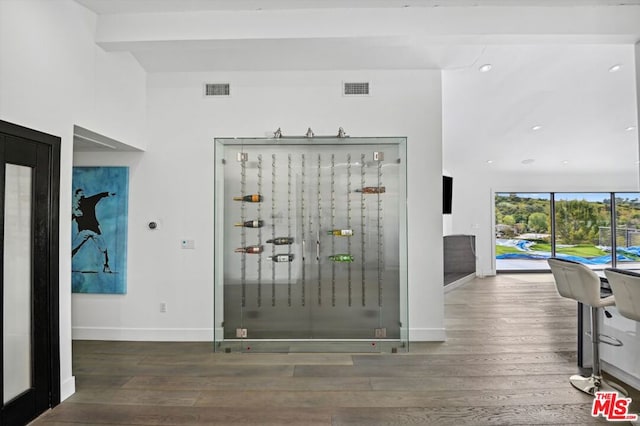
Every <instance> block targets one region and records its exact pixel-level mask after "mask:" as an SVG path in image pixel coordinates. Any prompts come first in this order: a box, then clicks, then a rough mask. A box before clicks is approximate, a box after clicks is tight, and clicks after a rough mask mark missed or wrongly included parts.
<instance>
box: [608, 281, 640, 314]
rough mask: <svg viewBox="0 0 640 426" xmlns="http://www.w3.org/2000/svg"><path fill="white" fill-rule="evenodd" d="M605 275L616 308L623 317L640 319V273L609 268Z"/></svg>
mask: <svg viewBox="0 0 640 426" xmlns="http://www.w3.org/2000/svg"><path fill="white" fill-rule="evenodd" d="M604 275H605V276H606V277H607V280H608V281H609V285H610V286H611V291H613V296H614V297H615V298H616V309H617V310H618V312H620V315H622V316H623V317H626V318H629V319H632V320H635V321H640V274H638V273H637V272H633V271H625V270H623V269H615V268H607V269H605V270H604Z"/></svg>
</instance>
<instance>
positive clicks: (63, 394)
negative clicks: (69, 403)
mask: <svg viewBox="0 0 640 426" xmlns="http://www.w3.org/2000/svg"><path fill="white" fill-rule="evenodd" d="M74 393H76V378H75V376H71V378H69V379H67V380H65V381H64V382H62V383H60V402H62V401H64V400H65V399H67V398H69V397H70V396H71V395H73V394H74Z"/></svg>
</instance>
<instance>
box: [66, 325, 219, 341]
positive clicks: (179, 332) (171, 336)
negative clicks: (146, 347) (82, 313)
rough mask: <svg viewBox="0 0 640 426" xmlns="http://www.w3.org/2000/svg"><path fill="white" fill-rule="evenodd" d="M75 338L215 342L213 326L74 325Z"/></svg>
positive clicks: (73, 333) (73, 335) (73, 334)
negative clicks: (127, 326)
mask: <svg viewBox="0 0 640 426" xmlns="http://www.w3.org/2000/svg"><path fill="white" fill-rule="evenodd" d="M72 338H73V340H116V341H118V340H119V341H142V342H213V329H212V328H111V327H73V330H72Z"/></svg>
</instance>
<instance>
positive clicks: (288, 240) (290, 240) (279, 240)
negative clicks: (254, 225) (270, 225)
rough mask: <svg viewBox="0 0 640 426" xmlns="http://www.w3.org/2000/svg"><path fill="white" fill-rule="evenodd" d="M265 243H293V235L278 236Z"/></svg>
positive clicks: (281, 244)
mask: <svg viewBox="0 0 640 426" xmlns="http://www.w3.org/2000/svg"><path fill="white" fill-rule="evenodd" d="M267 244H275V245H277V246H284V245H287V244H293V237H278V238H274V239H272V240H267Z"/></svg>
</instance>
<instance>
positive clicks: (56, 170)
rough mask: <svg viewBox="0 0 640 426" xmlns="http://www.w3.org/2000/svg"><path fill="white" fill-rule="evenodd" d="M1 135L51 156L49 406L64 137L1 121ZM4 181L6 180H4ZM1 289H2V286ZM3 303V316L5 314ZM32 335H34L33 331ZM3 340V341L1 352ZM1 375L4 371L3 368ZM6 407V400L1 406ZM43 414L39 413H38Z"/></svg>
mask: <svg viewBox="0 0 640 426" xmlns="http://www.w3.org/2000/svg"><path fill="white" fill-rule="evenodd" d="M0 134H3V135H6V136H13V137H17V138H21V139H26V140H29V141H32V142H35V143H36V144H38V146H39V147H40V152H46V155H47V158H48V163H49V164H48V168H49V173H48V176H47V179H48V182H49V188H48V189H49V190H48V194H46V196H47V202H46V203H44V204H45V205H44V208H45V209H46V217H47V227H48V231H47V233H46V238H47V244H46V247H47V248H46V250H47V252H48V256H47V257H48V261H47V262H46V266H45V268H46V273H45V275H46V278H47V281H48V286H47V292H46V295H45V297H46V299H47V300H46V301H37V302H38V303H37V304H38V306H45V307H46V310H47V315H46V318H47V325H46V331H47V332H46V339H45V340H46V342H40V344H42V347H45V348H47V351H48V354H47V355H48V357H47V358H48V364H47V371H46V374H47V377H48V387H49V389H48V394H49V404H48V406H49V408H51V407H54V406H56V405H58V404H59V403H60V307H59V305H60V303H59V302H60V290H59V280H60V264H59V254H60V253H59V252H60V245H59V241H60V239H59V235H60V148H61V139H60V137H58V136H53V135H50V134H47V133H43V132H40V131H37V130H33V129H29V128H27V127H23V126H20V125H17V124H13V123H9V122H7V121H3V120H0ZM3 180H4V179H3ZM0 290H1V289H0ZM2 309H3V308H2V305H1V304H0V315H1V314H2ZM32 336H33V334H32ZM2 346H3V342H2V341H1V340H0V351H1V350H2ZM0 377H3V372H2V370H0ZM1 406H4V403H3V404H2V405H1ZM39 414H41V413H37V415H39Z"/></svg>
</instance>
